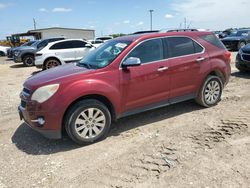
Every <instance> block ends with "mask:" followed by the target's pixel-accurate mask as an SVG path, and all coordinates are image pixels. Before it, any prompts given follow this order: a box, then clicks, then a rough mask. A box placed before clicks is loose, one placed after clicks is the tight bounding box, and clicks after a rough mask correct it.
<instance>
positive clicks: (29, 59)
mask: <svg viewBox="0 0 250 188" xmlns="http://www.w3.org/2000/svg"><path fill="white" fill-rule="evenodd" d="M34 63H35V59H34V56H32V55H26V56H24V57H23V64H24V65H25V66H26V67H31V66H34Z"/></svg>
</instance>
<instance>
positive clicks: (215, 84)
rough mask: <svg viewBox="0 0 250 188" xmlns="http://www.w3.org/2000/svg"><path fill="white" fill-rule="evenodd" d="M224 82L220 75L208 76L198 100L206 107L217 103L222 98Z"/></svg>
mask: <svg viewBox="0 0 250 188" xmlns="http://www.w3.org/2000/svg"><path fill="white" fill-rule="evenodd" d="M222 89H223V84H222V80H221V78H220V77H218V76H212V75H210V76H208V77H207V79H206V80H205V82H204V83H203V85H202V87H201V89H200V92H199V94H198V96H197V98H196V102H197V103H198V104H200V105H201V106H204V107H211V106H214V105H216V104H217V103H218V102H219V101H220V100H221V94H222Z"/></svg>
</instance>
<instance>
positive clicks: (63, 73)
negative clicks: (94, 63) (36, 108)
mask: <svg viewBox="0 0 250 188" xmlns="http://www.w3.org/2000/svg"><path fill="white" fill-rule="evenodd" d="M91 71H93V69H87V68H85V67H80V66H77V63H69V64H65V65H61V66H58V67H55V68H52V69H49V70H46V71H42V72H39V73H37V74H35V75H34V76H31V77H30V78H28V79H27V80H26V81H25V83H24V86H25V87H27V88H29V89H32V90H33V89H36V88H38V87H40V86H43V85H47V84H53V83H61V82H63V80H68V79H70V80H72V79H73V77H75V76H77V75H79V74H86V73H89V72H91ZM67 78H68V79H67Z"/></svg>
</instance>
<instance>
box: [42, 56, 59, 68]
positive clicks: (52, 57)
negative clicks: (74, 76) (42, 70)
mask: <svg viewBox="0 0 250 188" xmlns="http://www.w3.org/2000/svg"><path fill="white" fill-rule="evenodd" d="M50 59H55V60H57V61H59V63H60V64H61V65H62V61H61V60H60V59H59V58H57V57H54V56H50V57H47V58H46V59H45V60H44V62H43V66H45V63H46V62H47V61H48V60H50Z"/></svg>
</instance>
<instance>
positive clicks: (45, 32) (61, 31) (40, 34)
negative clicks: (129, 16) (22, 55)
mask: <svg viewBox="0 0 250 188" xmlns="http://www.w3.org/2000/svg"><path fill="white" fill-rule="evenodd" d="M15 36H18V37H34V39H46V38H52V37H61V36H63V37H65V38H71V39H86V40H92V39H94V38H95V30H92V29H74V28H63V27H50V28H43V29H35V30H29V31H28V32H27V33H17V34H13V35H12V37H15Z"/></svg>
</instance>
